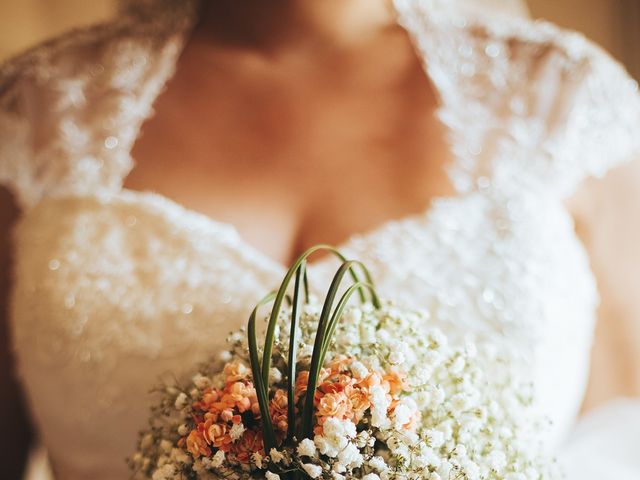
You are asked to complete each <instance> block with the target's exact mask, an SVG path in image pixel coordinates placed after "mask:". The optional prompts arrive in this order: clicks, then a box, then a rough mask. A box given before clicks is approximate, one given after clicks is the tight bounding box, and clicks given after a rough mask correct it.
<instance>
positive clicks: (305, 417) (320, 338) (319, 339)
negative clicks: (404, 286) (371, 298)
mask: <svg viewBox="0 0 640 480" xmlns="http://www.w3.org/2000/svg"><path fill="white" fill-rule="evenodd" d="M354 265H362V264H361V263H360V262H358V261H356V260H349V261H346V262H344V263H343V264H342V265H341V266H340V268H339V269H338V271H337V272H336V274H335V276H334V277H333V280H332V281H331V286H330V287H329V290H328V292H327V296H326V298H325V301H324V304H323V306H322V312H321V313H320V320H319V322H318V330H317V332H316V338H315V341H314V345H313V354H312V356H311V366H310V367H309V381H308V383H307V393H306V397H305V402H304V408H303V412H302V435H303V437H304V438H310V437H311V434H312V433H313V418H314V415H313V407H314V405H313V402H314V396H315V392H316V388H317V387H318V377H319V375H320V369H321V368H322V360H323V357H324V355H323V354H322V351H323V345H324V344H325V337H326V336H327V332H328V327H329V323H330V317H331V309H332V307H333V302H334V300H335V297H336V295H337V293H338V289H339V288H340V284H341V283H342V280H343V279H344V276H345V275H346V273H347V272H348V271H350V270H351V269H352V268H353V266H354ZM365 286H366V284H364V283H361V282H359V281H356V282H355V284H354V286H353V288H349V290H348V291H350V292H351V294H353V292H355V291H356V290H359V289H362V288H364V287H365ZM371 291H373V288H371ZM374 293H375V292H374ZM351 294H349V295H348V297H350V296H351ZM343 297H344V296H343ZM348 297H347V300H348ZM376 299H377V296H376ZM341 300H342V299H341ZM378 303H379V302H378ZM344 304H346V301H345V302H344ZM342 309H344V305H343V306H342Z"/></svg>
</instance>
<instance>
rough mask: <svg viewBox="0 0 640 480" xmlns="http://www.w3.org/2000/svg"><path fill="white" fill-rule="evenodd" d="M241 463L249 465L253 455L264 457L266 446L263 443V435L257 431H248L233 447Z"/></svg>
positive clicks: (232, 449) (233, 451)
mask: <svg viewBox="0 0 640 480" xmlns="http://www.w3.org/2000/svg"><path fill="white" fill-rule="evenodd" d="M230 451H231V452H232V453H234V454H235V455H236V457H237V459H238V461H239V462H241V463H245V464H248V463H249V459H250V458H251V455H252V454H254V453H259V454H260V455H264V445H263V443H262V434H261V433H260V432H257V431H255V430H247V431H245V432H244V434H243V435H242V437H241V438H240V439H239V440H238V441H237V442H236V443H234V444H233V445H232V446H231V450H230Z"/></svg>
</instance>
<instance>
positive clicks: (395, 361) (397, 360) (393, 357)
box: [389, 350, 404, 365]
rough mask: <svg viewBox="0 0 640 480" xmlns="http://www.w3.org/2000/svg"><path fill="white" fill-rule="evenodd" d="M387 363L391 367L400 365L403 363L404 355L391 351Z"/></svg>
mask: <svg viewBox="0 0 640 480" xmlns="http://www.w3.org/2000/svg"><path fill="white" fill-rule="evenodd" d="M389 363H390V364H391V365H401V364H403V363H404V354H403V353H402V352H401V351H398V350H393V351H392V352H391V353H390V354H389Z"/></svg>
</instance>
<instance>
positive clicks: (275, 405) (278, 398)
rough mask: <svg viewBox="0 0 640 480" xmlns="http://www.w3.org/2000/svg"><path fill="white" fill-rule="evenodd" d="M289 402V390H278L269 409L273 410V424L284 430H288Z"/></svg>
mask: <svg viewBox="0 0 640 480" xmlns="http://www.w3.org/2000/svg"><path fill="white" fill-rule="evenodd" d="M288 404H289V402H288V399H287V392H285V391H284V390H282V389H278V390H276V393H275V395H274V396H273V399H272V400H271V402H270V404H269V411H270V412H271V420H272V421H273V424H274V425H275V426H276V428H278V430H280V431H282V432H286V431H287V427H288V424H289V423H288V417H287V406H288Z"/></svg>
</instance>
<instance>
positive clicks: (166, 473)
mask: <svg viewBox="0 0 640 480" xmlns="http://www.w3.org/2000/svg"><path fill="white" fill-rule="evenodd" d="M175 474H176V467H174V466H173V465H171V464H170V463H168V464H166V465H164V466H162V467H160V468H159V469H157V470H156V471H155V472H153V475H151V479H152V480H172V479H173V478H174V476H175Z"/></svg>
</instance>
